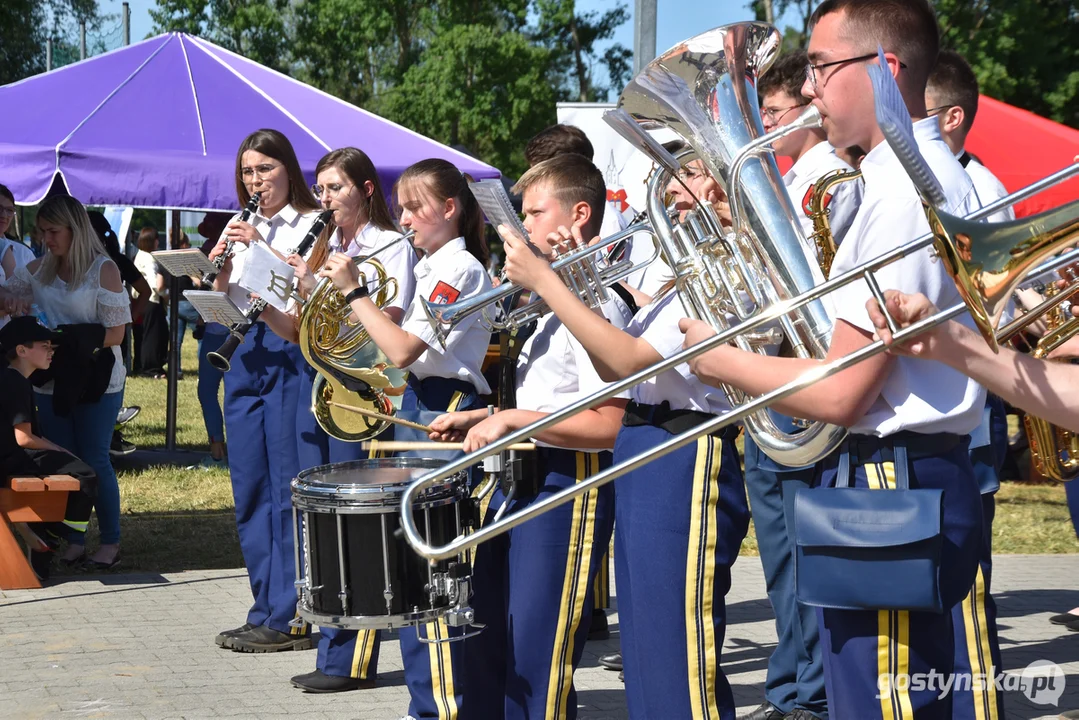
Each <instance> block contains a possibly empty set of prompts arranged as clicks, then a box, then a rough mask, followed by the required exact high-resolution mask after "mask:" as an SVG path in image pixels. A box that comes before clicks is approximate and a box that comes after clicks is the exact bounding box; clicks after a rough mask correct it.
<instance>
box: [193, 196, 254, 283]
mask: <svg viewBox="0 0 1079 720" xmlns="http://www.w3.org/2000/svg"><path fill="white" fill-rule="evenodd" d="M261 196H262V193H258V192H257V193H253V194H252V195H251V199H250V200H248V201H247V205H246V206H245V207H244V211H243V212H242V213H240V222H247V221H248V220H250V219H251V216H252V215H254V214H255V211H256V210H258V209H259V198H260V197H261ZM235 244H236V241H235V240H229V241H227V242H226V243H225V252H223V253H221V254H220V255H218V256H217V258H216V259H215V260H214V269H213V270H212V271H210V272H208V273H206V274H205V275H203V276H202V285H203V287H210V286H212V285H213V284H214V279H215V278H216V277H217V276H218V274H220V272H221V268H223V267H225V261H226V260H228V259H229V258H230V257H232V246H233V245H235Z"/></svg>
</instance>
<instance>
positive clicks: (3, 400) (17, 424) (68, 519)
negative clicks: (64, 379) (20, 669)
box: [0, 317, 97, 579]
mask: <svg viewBox="0 0 1079 720" xmlns="http://www.w3.org/2000/svg"><path fill="white" fill-rule="evenodd" d="M58 337H59V335H58V334H57V333H55V332H52V331H51V330H49V329H48V328H46V327H45V326H44V325H41V324H40V323H39V322H38V321H37V320H36V319H35V318H33V317H17V318H12V320H11V322H9V323H8V324H7V325H5V326H4V327H3V329H0V352H2V353H3V354H4V357H5V358H6V359H7V362H8V366H7V367H5V368H3V369H2V370H0V423H2V424H0V469H2V471H3V472H4V474H5V475H34V476H44V475H71V476H72V477H75V478H77V479H78V480H79V491H78V492H72V493H68V500H67V510H66V511H65V513H64V521H63V523H32V524H29V525H25V526H21V527H19V528H18V530H19V532H20V534H21V535H22V536H23V538H24V539H25V540H26V541H27V545H29V547H30V561H31V565H32V566H33V568H34V572H36V573H37V574H38V577H40V578H41V579H45V578H47V577H48V576H49V567H50V565H51V563H52V555H53V552H54V551H55V549H56V547H57V546H58V545H59V541H60V538H61V537H64V536H70V533H71V532H76V533H85V532H86V526H87V524H88V523H89V521H90V513H91V511H92V510H93V507H94V498H95V497H96V495H97V475H96V474H95V473H94V471H93V470H92V469H91V468H90V466H89V465H87V464H86V463H84V462H83V461H82V460H79V459H78V458H77V457H75V456H74V455H72V454H71V453H69V452H68V451H67V450H64V449H63V448H62V447H60V446H59V445H56V444H55V443H52V442H50V441H49V440H46V439H45V438H43V437H42V436H41V435H40V430H39V428H38V423H37V408H35V407H34V391H33V388H32V387H31V385H30V380H29V379H28V378H29V377H30V375H31V374H32V373H33V372H34V371H35V370H45V369H47V368H48V367H49V365H50V364H51V363H52V354H53V348H52V344H53V341H54V340H56V339H57V338H58Z"/></svg>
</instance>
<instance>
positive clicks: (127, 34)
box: [120, 2, 131, 46]
mask: <svg viewBox="0 0 1079 720" xmlns="http://www.w3.org/2000/svg"><path fill="white" fill-rule="evenodd" d="M120 17H121V19H122V22H123V25H124V45H125V46H126V45H130V44H131V6H130V5H129V4H127V3H126V2H125V3H124V4H123V8H122V9H121V11H120Z"/></svg>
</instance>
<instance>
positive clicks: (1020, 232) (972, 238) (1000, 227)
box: [401, 163, 1079, 560]
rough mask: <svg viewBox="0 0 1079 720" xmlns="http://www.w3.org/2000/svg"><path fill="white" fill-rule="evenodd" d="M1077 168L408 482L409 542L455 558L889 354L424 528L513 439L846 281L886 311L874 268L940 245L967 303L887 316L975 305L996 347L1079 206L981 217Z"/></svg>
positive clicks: (1067, 234) (1064, 241)
mask: <svg viewBox="0 0 1079 720" xmlns="http://www.w3.org/2000/svg"><path fill="white" fill-rule="evenodd" d="M1077 173H1079V163H1077V164H1073V165H1070V166H1068V167H1066V168H1064V169H1063V170H1061V171H1059V172H1057V173H1054V174H1053V175H1050V176H1049V177H1047V178H1044V179H1042V180H1040V181H1038V182H1036V183H1034V184H1032V185H1030V186H1028V187H1026V188H1024V189H1022V190H1019V191H1018V192H1016V193H1013V194H1011V195H1009V196H1007V197H1005V198H1001V199H1000V200H998V201H996V202H994V203H992V204H990V205H987V206H986V207H984V208H982V209H981V210H978V211H977V212H975V213H973V214H971V215H969V216H968V217H967V218H957V217H953V216H950V215H947V214H945V213H942V212H938V211H936V210H934V209H933V208H931V207H929V206H928V205H926V206H925V209H926V214H927V216H928V218H929V221H930V222H929V224H930V228H931V230H932V232H931V233H930V234H928V235H926V236H924V237H921V238H918V239H917V240H913V241H911V242H909V243H906V244H905V245H902V246H900V247H898V248H896V249H895V250H892V251H891V252H888V253H886V254H884V255H882V256H880V257H879V258H877V259H875V260H872V261H870V262H867V263H865V264H863V265H861V266H859V267H857V268H853V269H851V270H849V271H848V272H846V273H843V274H842V275H840V276H839V277H834V278H831V279H829V280H827V281H826V282H824V283H822V284H821V285H818V286H817V287H815V288H813V289H811V290H809V291H807V292H805V293H802V294H800V295H798V296H796V297H793V298H790V299H789V300H784V301H782V302H779V303H777V304H775V305H773V306H770V307H767V308H764V309H762V311H761V312H760V313H759V314H757V315H756V316H754V317H752V318H749V319H747V320H745V321H743V322H741V323H739V324H738V325H735V326H734V327H731V328H729V329H727V330H724V331H722V332H719V333H718V334H717V335H715V336H713V337H711V338H709V339H707V340H705V341H703V342H701V343H699V344H697V345H695V346H694V347H692V348H688V349H686V350H683V351H682V352H680V353H677V354H676V355H673V356H672V357H670V358H667V359H666V360H663V361H662V362H660V363H657V364H656V365H653V366H652V367H649V368H645V369H644V370H641V371H640V372H638V373H635V374H634V375H632V376H630V377H628V378H625V379H624V380H621V381H619V382H616V383H613V384H611V385H609V386H607V387H606V388H605V389H604V390H602V391H599V392H597V393H594V394H592V395H590V396H588V397H586V398H583V399H581V400H579V401H577V402H574V403H572V404H570V405H568V406H566V407H564V408H562V409H560V410H558V411H556V412H553V413H551V414H550V415H548V416H546V417H544V418H543V419H541V420H539V421H537V422H535V423H533V424H531V425H528V426H526V427H524V428H521V429H520V430H517V431H515V432H512V433H510V434H508V435H506V436H505V437H503V438H502V439H500V440H498V441H497V442H495V443H492V444H491V445H488V446H486V447H484V448H482V449H481V450H478V451H476V452H473V453H470V454H469V455H466V456H464V457H462V458H460V459H458V460H455V461H453V462H451V463H449V464H447V465H446V466H444V467H442V468H440V469H439V470H437V471H434V472H431V473H428V474H427V475H424V476H423V477H420V478H419V479H417V480H416V481H415V482H413V483H412V484H411V485H410V486H409V487H408V489H407V490H406V491H405V493H404V495H403V496H402V499H401V527H402V529H403V531H404V534H405V538H406V539H407V541H408V543H409V544H410V545H411V546H412V547H413V549H415V550H416V552H417V553H419V554H420V555H422V556H424V557H426V558H428V559H430V560H440V559H445V558H449V557H452V556H454V555H457V554H459V553H461V552H463V551H465V550H467V549H469V548H472V547H475V546H476V545H478V544H480V543H482V542H484V541H486V540H489V539H491V538H493V537H496V536H498V535H501V534H503V533H505V532H507V531H509V530H510V529H512V528H514V527H516V526H518V525H520V524H521V523H524V522H526V521H527V520H529V519H531V518H533V517H535V516H537V515H540V514H542V513H544V512H547V511H548V510H551V509H553V508H555V507H558V506H559V505H562V504H565V503H567V502H570V501H572V500H573V499H574V498H575V497H577V496H578V495H581V494H583V493H586V492H590V491H591V490H593V489H595V488H598V487H600V486H602V485H605V484H606V483H608V482H610V481H612V480H614V479H615V478H618V477H620V476H622V475H624V474H626V473H627V472H630V471H632V470H635V469H637V468H639V467H641V466H643V465H646V464H648V463H650V462H653V461H655V460H657V459H658V458H661V457H663V456H664V455H667V454H668V453H671V452H673V451H675V450H678V449H679V448H682V447H684V446H686V445H688V444H689V443H691V442H694V441H696V440H697V438H700V437H702V436H704V435H708V434H711V433H714V432H716V431H717V430H720V429H721V428H723V427H725V426H727V425H730V424H731V423H735V422H738V421H740V420H742V419H744V418H746V417H747V416H750V415H752V414H753V413H756V412H758V411H759V410H762V409H764V408H766V407H767V406H768V405H770V404H772V403H774V402H775V401H777V400H781V399H782V398H784V397H787V396H788V395H791V394H793V393H795V392H798V391H799V390H801V389H803V388H805V387H807V386H809V385H811V384H813V383H814V382H817V381H818V380H821V379H823V378H825V377H828V376H830V375H834V374H836V373H838V372H840V371H842V370H845V369H847V368H849V367H851V366H853V365H855V364H856V363H859V362H861V361H863V360H865V359H867V358H869V357H872V356H874V355H877V354H880V353H882V352H885V351H886V350H887V347H886V346H885V345H884V343H883V342H881V341H877V342H874V343H872V344H870V345H867V346H866V347H864V348H862V349H860V350H858V351H856V352H854V353H851V354H849V355H846V356H844V357H842V358H838V359H836V360H834V361H832V362H829V363H826V364H822V365H820V366H818V367H816V368H814V369H813V370H811V371H809V372H806V373H804V374H803V375H802V376H801V377H799V378H797V379H796V380H793V381H791V382H789V383H787V384H786V385H783V386H782V387H779V388H776V389H775V390H773V391H771V392H769V393H765V394H764V395H761V396H759V397H757V398H754V399H753V400H751V401H749V402H747V403H745V404H743V405H740V406H738V407H735V408H733V409H732V410H731V411H730V412H727V413H724V414H723V415H719V416H717V417H715V418H714V419H712V420H709V421H707V422H704V423H702V424H700V425H699V426H697V427H695V428H692V429H691V430H688V431H686V432H684V433H681V434H680V435H677V436H675V437H673V438H671V439H669V440H667V441H666V442H664V443H662V444H660V445H658V446H657V447H655V448H652V449H650V450H648V451H647V452H643V453H640V454H638V455H636V456H634V457H632V458H630V459H628V460H625V461H623V462H622V463H619V464H618V465H615V466H613V467H610V468H608V469H607V470H604V471H603V472H601V473H599V474H597V475H594V476H592V477H590V478H587V479H586V480H583V481H582V482H580V483H577V484H576V485H574V486H572V487H570V488H567V489H566V490H564V491H562V492H559V493H556V494H554V495H551V496H549V497H546V498H544V499H542V500H539V501H537V502H535V503H533V504H532V505H530V506H529V507H528V508H526V509H524V510H522V511H518V512H515V513H512V514H509V515H507V516H506V517H505V518H503V519H501V520H500V521H498V522H496V523H492V524H491V525H488V526H486V527H482V528H479V529H477V530H475V531H474V532H473V533H472V534H470V535H469V536H467V537H464V536H461V537H458V538H456V539H454V540H453V541H451V542H449V543H447V544H446V545H443V546H432V545H429V544H428V543H427V542H426V541H425V540H424V538H423V537H422V536H421V535H420V533H419V532H418V528H417V527H416V523H415V520H414V517H415V516H414V503H415V501H416V499H417V498H418V497H419V496H420V495H421V494H422V493H423V492H424V490H425V489H426V488H427V487H428V486H430V485H433V484H435V483H438V482H441V481H442V480H443V479H444V478H446V477H449V476H451V475H453V474H454V473H457V472H460V471H462V470H465V469H467V468H469V467H471V466H472V465H475V464H477V463H479V462H482V461H483V459H484V458H486V457H488V456H491V455H495V454H497V453H499V452H501V451H503V450H505V449H506V448H507V447H509V446H510V445H512V444H513V443H516V442H521V441H524V440H526V439H528V438H529V437H532V436H534V435H535V434H537V433H538V432H540V431H542V430H545V429H546V428H549V427H551V426H552V425H555V424H557V423H559V422H561V421H562V420H564V419H566V418H567V417H569V416H571V415H573V414H575V413H577V412H580V411H581V410H584V409H587V408H590V407H592V406H594V405H596V404H597V403H599V402H602V401H604V400H607V399H609V398H611V397H614V396H615V395H617V394H618V393H621V392H622V391H624V390H626V389H628V388H630V387H632V386H634V385H637V384H639V383H641V382H644V381H646V380H648V379H650V378H653V377H655V376H657V375H659V374H660V373H663V372H666V371H668V370H671V369H673V368H675V367H677V366H678V365H681V364H682V363H684V362H687V361H689V360H691V359H693V358H695V357H696V356H698V355H701V354H702V353H705V352H708V351H709V350H712V349H713V348H716V347H719V346H720V345H722V344H724V343H728V342H730V341H732V340H734V339H735V338H736V337H738V336H739V335H743V334H745V333H747V332H750V331H753V330H756V329H757V328H759V327H761V326H763V325H766V324H768V323H772V322H775V321H776V320H777V319H779V318H781V317H783V316H785V315H787V314H788V313H790V312H791V311H792V310H794V309H796V308H798V307H800V306H802V305H805V304H806V303H809V302H812V301H814V300H817V299H819V298H821V297H823V296H824V295H826V294H827V293H829V292H831V291H832V290H834V289H836V288H838V287H841V286H844V285H847V284H849V283H851V282H855V281H858V280H865V282H866V283H867V284H868V285H869V287H870V289H871V291H872V293H873V295H874V296H875V297H876V298H877V299H878V301H880V302H881V304H882V307H883V306H884V302H883V300H884V297H883V292H882V291H881V289H880V287H879V286H878V285H877V282H876V279H875V277H874V275H873V273H874V271H876V270H879V269H880V268H882V267H884V266H886V265H889V264H891V263H893V262H895V261H897V260H901V259H902V258H904V257H906V256H908V255H910V254H912V253H916V252H925V251H927V250H928V249H930V248H932V247H935V248H936V252H937V254H938V255H939V257H940V259H941V260H942V261H943V262H944V263H945V264H946V266H947V269H948V272H949V274H950V275H952V277H953V279H954V280H955V281H956V285H957V287H958V288H959V292H960V295H961V296H962V298H963V302H962V303H959V304H957V305H955V306H953V307H951V308H948V309H946V310H942V311H940V312H938V313H937V314H936V315H934V316H932V317H930V318H926V319H925V320H922V321H920V322H918V323H915V324H914V325H911V326H910V327H908V328H906V329H904V330H902V331H899V330H898V329H897V328H896V327H895V325H894V320H893V319H892V318H891V317H889V316H887V313H885V316H886V317H887V319H888V325H889V328H890V329H891V330H892V333H893V336H894V339H895V341H896V342H902V341H904V340H906V339H909V338H911V337H914V336H915V335H918V334H919V333H921V332H924V331H926V330H929V329H931V328H933V327H936V326H937V325H940V324H942V323H944V322H946V321H948V320H951V319H953V318H956V317H958V316H960V315H962V314H963V313H964V312H967V311H969V312H970V314H971V315H972V317H973V318H974V321H975V324H976V325H977V327H978V328H979V330H980V331H981V332H982V335H983V337H985V339H986V341H987V342H988V343H989V344H990V346H992V347H993V348H994V349H995V348H996V347H997V337H996V334H995V332H994V329H993V328H994V326H995V325H996V322H997V321H998V320H999V319H1000V315H1001V313H1002V312H1003V310H1004V307H1005V304H1006V303H1007V300H1008V298H1009V297H1010V296H1011V293H1012V292H1013V291H1014V290H1015V288H1016V287H1018V285H1019V284H1020V283H1021V282H1022V281H1023V279H1024V278H1025V277H1026V276H1027V275H1028V274H1030V273H1031V272H1032V271H1033V272H1039V271H1040V270H1041V268H1039V267H1037V266H1038V264H1039V263H1041V262H1042V261H1044V260H1045V259H1046V258H1048V257H1051V256H1052V255H1054V254H1056V253H1057V252H1059V251H1060V250H1062V249H1064V248H1066V247H1068V246H1070V245H1072V244H1074V243H1075V241H1076V236H1077V235H1079V202H1073V203H1071V204H1069V205H1066V206H1063V207H1061V208H1057V209H1055V210H1051V211H1049V212H1046V213H1042V214H1040V215H1037V216H1035V217H1032V218H1026V219H1023V220H1016V221H1012V222H1006V223H994V224H985V223H980V222H977V221H978V220H981V219H984V218H986V217H988V216H990V215H992V214H993V213H995V212H997V211H999V210H1001V209H1003V208H1005V207H1008V206H1010V205H1012V204H1014V203H1016V202H1019V201H1020V200H1023V199H1025V198H1027V197H1029V196H1031V195H1034V194H1036V193H1038V192H1041V191H1042V190H1044V189H1045V188H1047V187H1050V186H1052V185H1055V184H1056V183H1059V182H1062V181H1064V180H1067V179H1068V178H1070V177H1072V176H1074V175H1076V174H1077Z"/></svg>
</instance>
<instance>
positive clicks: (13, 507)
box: [0, 475, 79, 590]
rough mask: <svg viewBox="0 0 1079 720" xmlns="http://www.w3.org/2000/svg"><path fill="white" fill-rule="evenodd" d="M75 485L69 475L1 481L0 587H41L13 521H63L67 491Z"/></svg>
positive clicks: (13, 588)
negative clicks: (20, 544)
mask: <svg viewBox="0 0 1079 720" xmlns="http://www.w3.org/2000/svg"><path fill="white" fill-rule="evenodd" d="M78 489H79V481H78V479H76V478H73V477H71V476H70V475H48V476H46V477H21V476H20V477H9V478H7V480H6V481H3V483H2V484H0V518H3V522H0V590H21V589H25V588H39V587H41V583H40V582H39V581H38V579H37V576H36V575H35V574H34V571H33V569H32V568H31V567H30V561H29V559H28V558H27V556H26V553H24V552H23V550H22V548H21V547H20V546H19V543H18V542H17V541H16V540H15V534H14V528H13V527H12V525H13V524H14V523H24V522H25V523H30V522H61V521H63V519H64V511H65V510H66V509H67V494H68V493H69V492H72V491H78Z"/></svg>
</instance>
